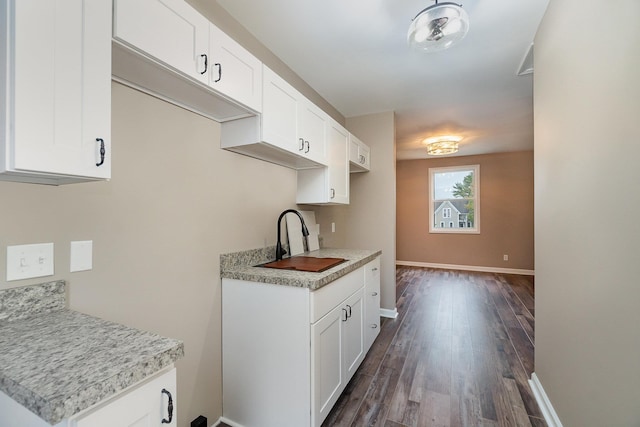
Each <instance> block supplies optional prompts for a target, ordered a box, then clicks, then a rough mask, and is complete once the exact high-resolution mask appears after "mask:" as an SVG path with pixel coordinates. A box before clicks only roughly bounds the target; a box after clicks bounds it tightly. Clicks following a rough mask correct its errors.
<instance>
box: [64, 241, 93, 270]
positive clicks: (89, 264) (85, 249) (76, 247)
mask: <svg viewBox="0 0 640 427" xmlns="http://www.w3.org/2000/svg"><path fill="white" fill-rule="evenodd" d="M69 260H70V263H69V271H70V272H71V273H73V272H74V271H87V270H91V269H92V268H93V240H83V241H80V242H71V250H70V256H69Z"/></svg>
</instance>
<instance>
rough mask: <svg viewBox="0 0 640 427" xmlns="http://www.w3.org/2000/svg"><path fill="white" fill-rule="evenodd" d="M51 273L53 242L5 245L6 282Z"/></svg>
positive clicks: (50, 274) (49, 274)
mask: <svg viewBox="0 0 640 427" xmlns="http://www.w3.org/2000/svg"><path fill="white" fill-rule="evenodd" d="M52 275H53V243H39V244H34V245H17V246H7V282H9V281H12V280H22V279H31V278H32V277H43V276H52Z"/></svg>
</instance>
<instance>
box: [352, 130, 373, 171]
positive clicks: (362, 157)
mask: <svg viewBox="0 0 640 427" xmlns="http://www.w3.org/2000/svg"><path fill="white" fill-rule="evenodd" d="M349 141H350V142H349V163H350V169H351V172H367V171H368V170H369V169H370V167H371V150H370V149H369V147H368V146H367V145H366V144H365V143H364V142H362V141H360V140H359V139H358V138H356V136H355V135H353V134H349Z"/></svg>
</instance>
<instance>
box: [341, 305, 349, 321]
mask: <svg viewBox="0 0 640 427" xmlns="http://www.w3.org/2000/svg"><path fill="white" fill-rule="evenodd" d="M342 312H343V313H344V319H342V321H343V322H346V321H347V319H349V316H347V309H346V308H343V309H342Z"/></svg>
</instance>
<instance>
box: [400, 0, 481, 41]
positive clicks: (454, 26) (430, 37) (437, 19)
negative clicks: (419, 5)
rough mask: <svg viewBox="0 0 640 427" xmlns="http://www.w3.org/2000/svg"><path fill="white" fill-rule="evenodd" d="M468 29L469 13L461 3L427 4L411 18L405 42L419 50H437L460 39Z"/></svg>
mask: <svg viewBox="0 0 640 427" xmlns="http://www.w3.org/2000/svg"><path fill="white" fill-rule="evenodd" d="M468 31H469V15H467V12H466V11H464V10H463V9H462V5H460V4H456V3H451V2H444V3H438V0H436V4H434V5H432V6H429V7H428V8H426V9H424V10H422V11H421V12H420V13H418V14H417V15H416V17H415V18H413V21H411V25H410V26H409V33H408V34H407V42H408V43H409V46H411V47H412V48H413V49H415V50H418V51H421V52H437V51H439V50H444V49H447V48H448V47H450V46H451V45H452V44H454V43H456V42H457V41H460V40H462V39H463V38H464V36H466V35H467V32H468Z"/></svg>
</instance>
